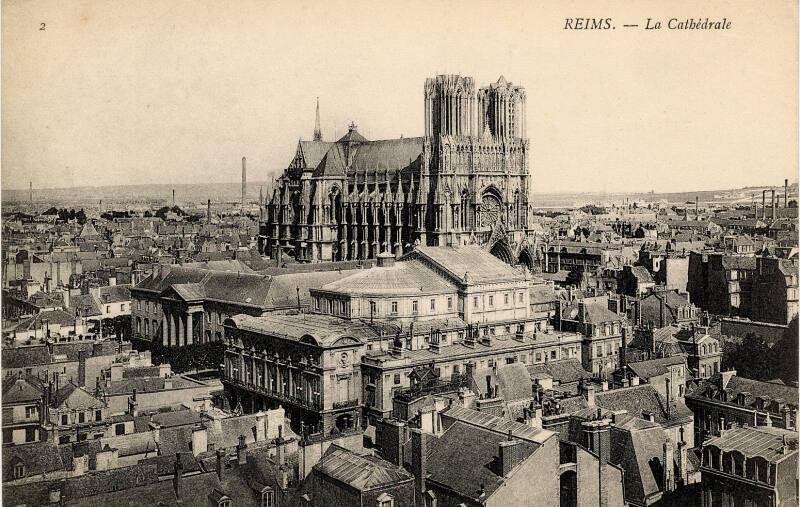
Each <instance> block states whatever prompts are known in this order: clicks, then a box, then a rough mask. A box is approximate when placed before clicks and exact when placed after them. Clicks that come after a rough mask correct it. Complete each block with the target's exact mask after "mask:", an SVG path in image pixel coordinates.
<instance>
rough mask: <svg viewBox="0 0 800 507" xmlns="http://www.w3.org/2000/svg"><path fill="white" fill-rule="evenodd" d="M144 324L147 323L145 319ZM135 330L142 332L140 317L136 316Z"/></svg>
mask: <svg viewBox="0 0 800 507" xmlns="http://www.w3.org/2000/svg"><path fill="white" fill-rule="evenodd" d="M145 324H147V321H145ZM136 332H137V333H141V332H142V318H141V317H136Z"/></svg>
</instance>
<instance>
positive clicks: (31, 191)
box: [28, 181, 33, 204]
mask: <svg viewBox="0 0 800 507" xmlns="http://www.w3.org/2000/svg"><path fill="white" fill-rule="evenodd" d="M28 197H29V198H30V201H31V204H33V182H32V181H30V182H28Z"/></svg>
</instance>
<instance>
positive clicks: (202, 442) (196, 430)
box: [192, 423, 208, 456]
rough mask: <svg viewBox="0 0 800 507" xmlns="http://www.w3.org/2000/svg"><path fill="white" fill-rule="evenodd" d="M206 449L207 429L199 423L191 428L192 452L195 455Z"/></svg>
mask: <svg viewBox="0 0 800 507" xmlns="http://www.w3.org/2000/svg"><path fill="white" fill-rule="evenodd" d="M207 450H208V430H206V427H205V426H204V425H203V424H202V423H200V424H197V425H196V426H195V427H193V428H192V454H193V455H194V456H197V455H198V454H201V453H204V452H206V451H207Z"/></svg>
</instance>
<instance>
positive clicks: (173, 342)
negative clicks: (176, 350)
mask: <svg viewBox="0 0 800 507" xmlns="http://www.w3.org/2000/svg"><path fill="white" fill-rule="evenodd" d="M176 326H177V322H176V321H175V313H173V312H172V311H170V312H169V346H170V347H176V346H177V345H178V343H177V341H178V335H177V333H176Z"/></svg>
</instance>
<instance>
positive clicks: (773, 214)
mask: <svg viewBox="0 0 800 507" xmlns="http://www.w3.org/2000/svg"><path fill="white" fill-rule="evenodd" d="M777 216H778V214H777V209H776V207H775V190H774V189H773V190H772V219H773V220H775V218H777Z"/></svg>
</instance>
